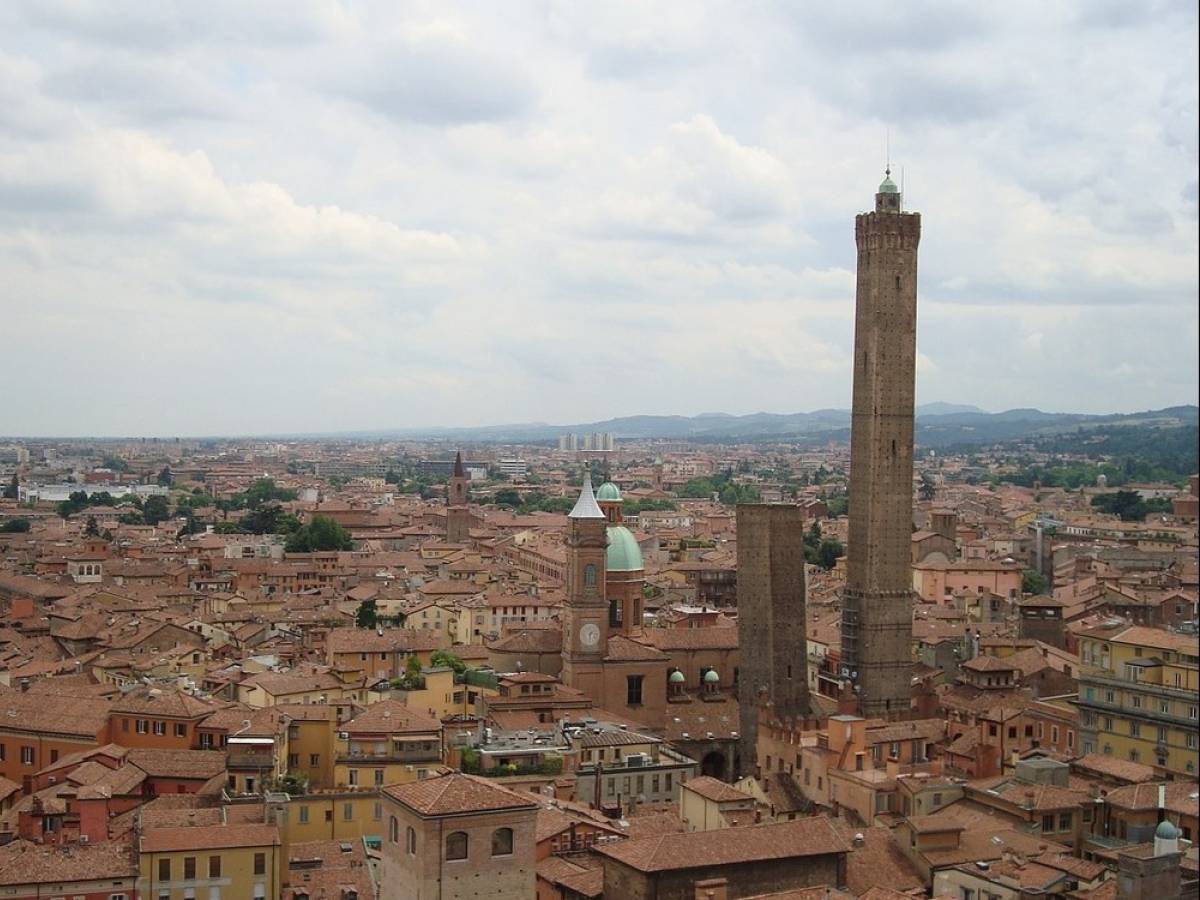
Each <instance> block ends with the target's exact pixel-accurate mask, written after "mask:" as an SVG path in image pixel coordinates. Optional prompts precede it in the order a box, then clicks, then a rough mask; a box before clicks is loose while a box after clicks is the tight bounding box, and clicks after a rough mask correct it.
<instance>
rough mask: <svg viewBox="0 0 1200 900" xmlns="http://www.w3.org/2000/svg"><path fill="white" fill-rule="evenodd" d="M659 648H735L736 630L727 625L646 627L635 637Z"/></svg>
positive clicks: (736, 643) (736, 646)
mask: <svg viewBox="0 0 1200 900" xmlns="http://www.w3.org/2000/svg"><path fill="white" fill-rule="evenodd" d="M637 639H638V640H639V641H640V642H641V643H643V644H649V645H650V646H651V647H657V648H658V649H659V650H666V651H670V650H736V649H737V648H738V630H737V628H730V627H727V626H712V627H709V628H647V629H646V630H644V631H643V632H642V633H641V634H640V635H639V636H638V638H637Z"/></svg>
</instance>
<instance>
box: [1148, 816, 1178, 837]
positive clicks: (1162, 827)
mask: <svg viewBox="0 0 1200 900" xmlns="http://www.w3.org/2000/svg"><path fill="white" fill-rule="evenodd" d="M1154 836H1155V837H1156V838H1158V839H1159V840H1162V841H1176V840H1179V831H1178V830H1177V829H1176V828H1175V826H1174V824H1172V823H1171V821H1170V820H1169V819H1163V820H1162V821H1161V822H1159V823H1158V828H1156V829H1155V830H1154Z"/></svg>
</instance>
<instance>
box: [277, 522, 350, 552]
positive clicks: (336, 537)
mask: <svg viewBox="0 0 1200 900" xmlns="http://www.w3.org/2000/svg"><path fill="white" fill-rule="evenodd" d="M353 546H354V542H353V540H351V538H350V532H349V531H347V530H346V529H345V528H343V527H342V526H341V525H339V524H338V523H337V522H335V521H334V520H333V519H331V518H329V517H328V516H313V518H312V521H311V522H309V523H308V524H307V525H304V526H302V527H300V528H298V529H297V530H296V531H294V532H292V535H291V537H289V538H288V540H287V544H286V545H285V546H284V549H285V550H287V552H288V553H314V552H318V551H322V550H349V549H351V548H352V547H353Z"/></svg>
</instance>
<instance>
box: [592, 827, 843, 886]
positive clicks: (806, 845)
mask: <svg viewBox="0 0 1200 900" xmlns="http://www.w3.org/2000/svg"><path fill="white" fill-rule="evenodd" d="M849 850H850V848H849V847H848V846H847V844H846V842H845V841H844V840H842V838H841V837H840V836H839V835H838V833H837V831H836V830H835V829H834V827H833V825H832V824H831V823H830V822H829V820H828V819H826V818H825V817H824V816H817V817H813V818H809V819H797V820H795V821H792V822H777V823H774V824H771V825H752V826H749V827H746V828H722V829H719V830H717V831H692V832H686V833H682V834H664V835H662V836H660V837H654V838H643V839H640V840H628V841H621V842H619V843H614V844H604V845H600V846H597V847H596V848H595V852H597V853H599V854H601V855H602V856H607V857H609V858H610V859H613V860H616V861H617V862H620V863H624V864H625V865H627V866H630V867H631V868H634V869H637V870H638V871H641V872H663V871H669V870H672V869H695V868H702V867H707V866H720V865H730V864H733V863H746V862H759V861H764V860H772V859H790V858H793V857H798V856H819V855H824V854H833V853H846V852H848V851H849Z"/></svg>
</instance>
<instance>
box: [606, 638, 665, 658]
mask: <svg viewBox="0 0 1200 900" xmlns="http://www.w3.org/2000/svg"><path fill="white" fill-rule="evenodd" d="M604 659H605V661H606V662H650V661H657V660H664V661H665V660H666V659H667V656H666V654H664V653H662V652H661V651H659V650H656V649H655V648H654V647H652V646H647V645H646V644H643V643H639V642H638V641H633V640H630V639H629V638H627V637H625V636H624V635H620V634H618V635H615V636H614V637H611V638H609V639H608V652H607V654H606V655H605V657H604Z"/></svg>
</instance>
